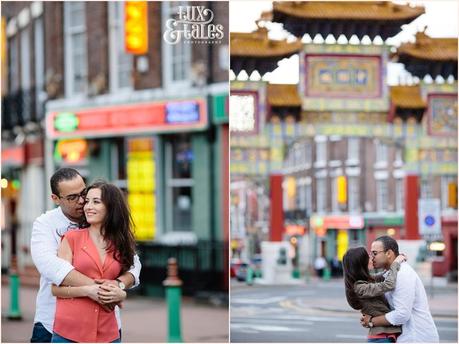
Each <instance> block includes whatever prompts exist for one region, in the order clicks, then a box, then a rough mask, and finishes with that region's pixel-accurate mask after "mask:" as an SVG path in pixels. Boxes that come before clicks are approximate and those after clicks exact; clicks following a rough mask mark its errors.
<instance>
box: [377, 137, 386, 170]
mask: <svg viewBox="0 0 459 344" xmlns="http://www.w3.org/2000/svg"><path fill="white" fill-rule="evenodd" d="M375 150H376V165H377V166H379V167H387V145H386V144H384V143H382V142H381V141H379V140H376V141H375Z"/></svg>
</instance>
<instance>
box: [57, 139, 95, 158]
mask: <svg viewBox="0 0 459 344" xmlns="http://www.w3.org/2000/svg"><path fill="white" fill-rule="evenodd" d="M56 150H57V152H58V154H59V155H60V157H62V159H63V160H64V161H66V162H69V163H77V162H79V161H82V160H84V159H85V158H86V157H87V155H88V141H86V140H85V139H73V140H60V141H59V142H58V143H57V146H56Z"/></svg>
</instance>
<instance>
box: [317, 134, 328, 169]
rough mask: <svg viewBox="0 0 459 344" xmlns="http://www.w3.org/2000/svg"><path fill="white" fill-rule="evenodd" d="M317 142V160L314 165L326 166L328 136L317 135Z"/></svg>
mask: <svg viewBox="0 0 459 344" xmlns="http://www.w3.org/2000/svg"><path fill="white" fill-rule="evenodd" d="M314 141H315V143H316V161H315V163H314V167H325V166H326V165H327V153H328V152H327V137H326V136H316V137H315V138H314Z"/></svg>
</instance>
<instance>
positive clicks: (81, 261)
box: [31, 168, 141, 343]
mask: <svg viewBox="0 0 459 344" xmlns="http://www.w3.org/2000/svg"><path fill="white" fill-rule="evenodd" d="M50 184H51V198H52V199H53V201H54V203H55V204H56V205H57V206H58V207H57V208H55V209H53V210H50V211H48V212H46V213H45V214H43V215H41V216H40V217H38V218H37V219H36V220H35V222H34V224H33V230H32V239H31V253H32V259H33V261H34V263H35V265H36V267H37V269H38V271H39V272H40V274H41V277H40V290H39V292H38V294H37V303H36V312H35V319H34V327H33V332H32V338H31V342H38V343H49V342H53V343H72V342H92V343H95V342H104V343H110V342H111V343H116V342H121V320H120V312H119V307H120V306H121V303H122V301H123V300H124V299H125V298H126V291H125V289H126V288H130V287H132V286H136V285H138V284H139V275H140V269H141V264H140V261H139V258H138V256H137V255H136V254H135V240H134V235H133V233H132V221H131V216H130V213H129V209H128V207H127V204H126V201H125V199H124V195H123V193H122V191H121V190H120V189H119V188H117V187H116V186H114V185H112V184H109V183H106V182H102V181H101V182H95V183H93V184H92V185H90V186H88V187H86V185H85V182H84V180H83V178H82V177H81V175H80V174H79V173H78V171H76V170H75V169H72V168H62V169H59V170H58V171H56V172H55V173H54V174H53V176H52V177H51V180H50Z"/></svg>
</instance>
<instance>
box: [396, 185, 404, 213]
mask: <svg viewBox="0 0 459 344" xmlns="http://www.w3.org/2000/svg"><path fill="white" fill-rule="evenodd" d="M404 209H405V188H404V183H403V178H397V179H395V210H396V211H398V212H401V211H403V210H404Z"/></svg>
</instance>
